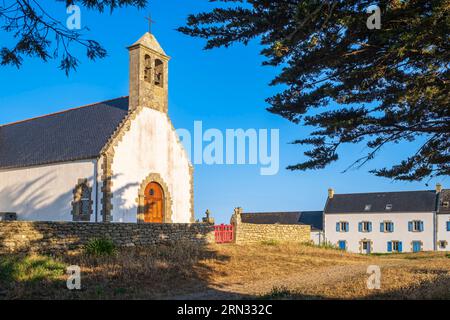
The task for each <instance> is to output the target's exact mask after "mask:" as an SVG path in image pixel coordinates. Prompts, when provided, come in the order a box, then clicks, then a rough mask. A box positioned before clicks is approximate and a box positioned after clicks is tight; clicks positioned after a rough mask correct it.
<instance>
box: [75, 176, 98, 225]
mask: <svg viewBox="0 0 450 320" xmlns="http://www.w3.org/2000/svg"><path fill="white" fill-rule="evenodd" d="M73 195H74V196H73V202H72V216H73V221H91V214H92V204H93V202H92V188H90V187H89V184H88V181H87V179H80V180H78V184H77V186H76V187H75V189H74V191H73Z"/></svg>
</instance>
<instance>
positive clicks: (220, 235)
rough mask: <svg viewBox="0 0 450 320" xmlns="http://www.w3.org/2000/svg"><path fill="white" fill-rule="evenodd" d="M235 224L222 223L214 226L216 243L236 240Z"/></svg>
mask: <svg viewBox="0 0 450 320" xmlns="http://www.w3.org/2000/svg"><path fill="white" fill-rule="evenodd" d="M233 232H234V228H233V225H232V224H230V225H225V224H221V225H220V226H214V234H215V236H216V243H230V242H233V240H234V233H233Z"/></svg>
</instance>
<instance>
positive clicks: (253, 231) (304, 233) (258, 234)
mask: <svg viewBox="0 0 450 320" xmlns="http://www.w3.org/2000/svg"><path fill="white" fill-rule="evenodd" d="M235 241H236V243H237V244H245V243H257V242H263V241H277V242H298V243H305V242H310V241H311V226H308V225H283V224H252V223H239V224H237V225H236V224H235Z"/></svg>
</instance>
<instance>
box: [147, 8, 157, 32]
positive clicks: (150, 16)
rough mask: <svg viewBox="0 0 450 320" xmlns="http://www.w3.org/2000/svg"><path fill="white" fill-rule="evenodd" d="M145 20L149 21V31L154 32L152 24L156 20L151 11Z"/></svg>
mask: <svg viewBox="0 0 450 320" xmlns="http://www.w3.org/2000/svg"><path fill="white" fill-rule="evenodd" d="M145 20H147V21H148V32H150V33H152V26H153V24H154V23H156V21H154V20H152V14H151V13H150V14H149V15H148V17H145Z"/></svg>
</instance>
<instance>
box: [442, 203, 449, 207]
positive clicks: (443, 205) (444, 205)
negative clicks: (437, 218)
mask: <svg viewBox="0 0 450 320" xmlns="http://www.w3.org/2000/svg"><path fill="white" fill-rule="evenodd" d="M442 207H443V208H449V207H450V201H444V202H442Z"/></svg>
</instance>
